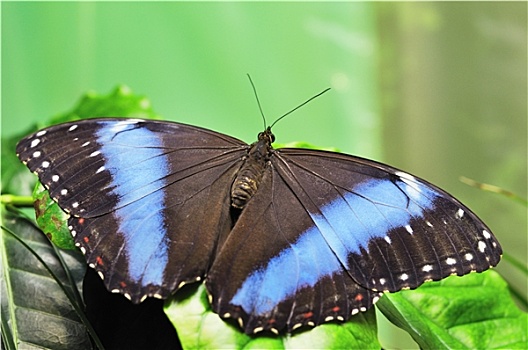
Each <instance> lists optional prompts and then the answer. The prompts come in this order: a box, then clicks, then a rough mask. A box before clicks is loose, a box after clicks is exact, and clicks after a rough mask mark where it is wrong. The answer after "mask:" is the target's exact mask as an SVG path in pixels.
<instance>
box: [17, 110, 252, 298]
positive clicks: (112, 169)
mask: <svg viewBox="0 0 528 350" xmlns="http://www.w3.org/2000/svg"><path fill="white" fill-rule="evenodd" d="M246 147H247V145H245V144H244V143H242V142H241V141H238V140H236V139H233V138H230V137H228V136H224V135H222V134H218V133H214V132H211V131H208V130H204V129H200V128H196V127H192V126H188V125H183V124H177V123H167V122H155V121H140V120H133V119H92V120H85V121H79V122H74V123H68V124H62V125H59V126H54V127H51V128H48V129H45V130H43V131H40V132H38V133H36V134H34V135H31V136H29V137H27V138H26V139H24V140H22V141H21V142H20V143H19V145H18V147H17V153H18V154H19V157H20V158H21V159H22V160H23V161H24V162H25V163H26V164H27V166H28V167H29V168H30V169H31V170H32V171H33V172H35V173H37V175H39V178H40V180H41V182H42V183H43V184H44V185H45V186H46V187H47V188H48V189H49V191H50V194H51V196H52V198H54V199H55V200H56V201H57V202H58V203H59V205H60V206H61V207H62V208H63V209H65V210H66V211H67V212H69V213H70V214H71V217H70V219H69V225H70V230H71V232H72V234H73V235H74V236H75V241H76V244H77V245H78V246H80V247H81V250H82V251H83V252H84V253H85V255H86V258H87V261H88V263H89V264H90V265H91V266H92V267H94V268H95V269H96V270H97V271H98V272H99V274H100V275H101V276H102V277H103V278H104V281H105V284H106V286H107V288H108V289H109V290H112V291H115V292H121V293H123V294H125V295H127V296H128V297H129V298H131V299H132V300H133V301H135V302H138V301H140V300H142V299H143V298H144V297H146V296H158V297H167V296H168V295H169V294H170V293H172V292H173V291H174V290H176V289H177V287H178V286H179V285H180V284H181V283H182V282H194V281H196V280H198V279H201V278H203V277H204V276H205V273H206V270H207V267H208V266H209V265H210V261H211V259H212V256H213V255H214V253H213V251H214V249H216V245H217V244H218V239H219V237H223V236H225V235H226V234H227V233H228V232H229V228H230V225H231V223H230V218H229V205H230V198H229V187H228V186H226V185H225V184H226V183H229V182H231V181H232V178H233V177H234V175H235V173H236V171H237V169H238V168H237V162H239V160H240V158H241V157H242V155H243V154H244V153H245V149H246ZM189 218H191V219H189ZM197 222H199V223H200V224H199V225H197V224H196V223H197ZM196 237H202V239H203V241H197V240H196Z"/></svg>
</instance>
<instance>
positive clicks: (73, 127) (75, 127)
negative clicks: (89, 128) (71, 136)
mask: <svg viewBox="0 0 528 350" xmlns="http://www.w3.org/2000/svg"><path fill="white" fill-rule="evenodd" d="M77 127H78V125H77V124H75V125H72V126H70V128H69V129H68V131H73V130H75V129H77Z"/></svg>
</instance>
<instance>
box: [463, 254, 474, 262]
mask: <svg viewBox="0 0 528 350" xmlns="http://www.w3.org/2000/svg"><path fill="white" fill-rule="evenodd" d="M464 258H465V259H466V260H467V261H471V260H473V254H471V253H467V254H466V255H464Z"/></svg>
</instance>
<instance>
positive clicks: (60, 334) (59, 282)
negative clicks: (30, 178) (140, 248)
mask: <svg viewBox="0 0 528 350" xmlns="http://www.w3.org/2000/svg"><path fill="white" fill-rule="evenodd" d="M0 248H1V252H2V254H1V265H2V266H1V268H2V273H3V277H2V336H3V339H6V340H7V342H8V343H12V344H17V346H18V347H19V348H46V349H89V348H91V343H90V339H89V337H88V333H87V330H86V328H85V326H84V325H83V323H82V322H81V321H80V316H79V313H78V312H79V308H77V309H76V308H75V307H73V305H74V303H75V305H82V301H81V300H80V297H79V293H78V292H77V288H80V283H81V281H82V278H83V276H84V271H85V268H86V264H85V262H84V261H83V259H82V256H79V254H78V252H77V251H68V252H61V256H58V255H57V251H56V250H55V249H54V248H53V247H52V246H51V244H50V243H49V241H48V239H47V238H46V237H45V236H44V235H43V234H42V232H41V231H40V230H38V229H37V228H36V227H35V226H34V225H33V224H32V223H31V222H30V221H28V220H27V219H24V218H23V217H21V216H19V215H16V214H14V213H12V212H10V211H8V210H6V209H5V208H2V233H1V242H0ZM37 256H38V257H40V259H38V258H37ZM63 262H64V263H65V264H64V265H63ZM65 266H68V267H67V269H69V270H66V267H65ZM74 281H75V282H74Z"/></svg>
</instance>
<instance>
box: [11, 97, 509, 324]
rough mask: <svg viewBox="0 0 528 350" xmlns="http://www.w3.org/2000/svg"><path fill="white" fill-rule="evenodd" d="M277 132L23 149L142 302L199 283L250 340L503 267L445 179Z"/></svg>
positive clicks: (88, 242)
mask: <svg viewBox="0 0 528 350" xmlns="http://www.w3.org/2000/svg"><path fill="white" fill-rule="evenodd" d="M310 100H311V99H310ZM308 101H309V100H308ZM308 101H307V102H308ZM305 103H306V102H305ZM259 106H260V104H259ZM299 107H300V106H299ZM297 108H298V107H297ZM294 110H295V109H294ZM292 111H293V110H292ZM290 112H291V111H290ZM290 112H289V113H290ZM289 113H287V114H289ZM283 117H284V116H283ZM281 118H282V117H281ZM279 119H280V118H279ZM277 121H278V120H277ZM272 126H273V124H272V125H271V126H270V127H265V129H264V131H263V132H261V133H260V134H259V135H258V140H257V142H255V143H253V144H251V145H247V144H246V143H244V142H242V141H240V140H237V139H235V138H232V137H230V136H227V135H223V134H220V133H217V132H214V131H210V130H207V129H202V128H199V127H196V126H191V125H185V124H180V123H173V122H167V121H154V120H139V119H114V118H112V119H89V120H82V121H76V122H71V123H66V124H61V125H56V126H52V127H49V128H47V129H43V130H41V131H39V132H37V133H35V134H33V135H30V136H28V137H26V138H24V139H23V140H21V141H20V142H19V144H18V146H17V154H18V157H19V158H20V159H21V160H22V161H23V162H24V163H25V164H26V165H27V166H28V167H29V169H31V171H33V172H34V173H36V174H37V175H38V176H39V179H40V181H41V182H42V184H44V186H46V188H47V189H48V190H49V193H50V195H51V197H52V198H54V199H55V201H57V202H58V204H59V205H60V207H61V208H62V209H63V210H65V211H66V212H67V213H69V214H70V217H69V220H68V224H69V229H70V231H71V233H72V235H73V236H74V237H75V242H76V244H77V246H79V247H80V249H81V251H82V252H83V253H84V255H85V256H86V260H87V261H88V264H89V265H90V266H91V267H93V268H94V269H96V270H97V271H98V273H99V275H100V276H101V277H102V278H103V279H104V283H105V285H106V287H107V288H108V290H110V291H112V292H117V293H122V294H124V295H125V296H126V297H127V298H128V299H130V300H132V302H134V303H140V302H141V301H143V300H144V299H145V298H146V297H156V298H167V297H169V296H170V295H171V294H172V293H174V292H175V291H176V290H178V289H179V288H180V287H182V286H183V285H184V284H187V283H194V282H198V281H204V282H205V285H206V288H207V291H208V294H209V296H210V301H211V304H212V308H213V310H214V311H215V312H217V313H218V314H219V315H220V316H221V317H224V318H234V319H237V320H238V321H239V323H240V325H241V327H242V328H243V329H244V331H245V332H246V333H248V334H250V333H257V332H259V331H263V330H270V331H272V332H275V333H278V332H280V331H283V330H286V331H292V330H294V329H296V328H298V327H300V326H303V325H309V326H316V325H319V324H321V323H324V322H328V321H331V320H340V321H344V320H347V319H349V318H350V317H351V315H354V314H357V313H358V312H361V311H366V310H367V309H369V308H370V307H372V305H373V304H374V303H375V302H376V301H377V300H378V299H379V297H380V296H381V295H382V293H383V292H395V291H399V290H401V289H407V288H416V287H418V286H419V285H421V284H423V283H424V282H426V281H431V280H439V279H442V278H444V277H446V276H449V275H464V274H467V273H470V272H475V271H476V272H481V271H483V270H486V269H488V268H490V267H492V266H495V265H496V264H497V263H498V262H499V260H500V256H501V253H502V251H501V247H500V245H499V243H498V242H497V240H496V238H495V237H494V236H493V235H492V234H491V231H490V229H489V228H488V227H486V225H485V224H484V223H483V222H482V221H481V220H480V219H479V218H477V216H476V215H475V214H473V213H472V212H471V211H470V210H469V209H468V208H467V207H465V206H464V205H463V204H462V203H460V202H459V201H458V200H456V199H455V198H453V197H452V196H451V195H449V194H448V193H446V192H444V191H443V190H441V189H439V188H438V187H435V186H434V185H432V184H430V183H428V182H427V181H424V180H422V179H419V178H417V177H415V176H412V175H409V174H407V173H405V172H402V171H400V170H398V169H395V168H393V167H390V166H388V165H385V164H381V163H377V162H374V161H371V160H367V159H362V158H358V157H354V156H350V155H345V154H338V153H333V152H325V151H314V150H307V149H290V148H283V149H273V148H272V147H271V143H272V142H273V141H274V135H273V134H272V132H271V127H272Z"/></svg>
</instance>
